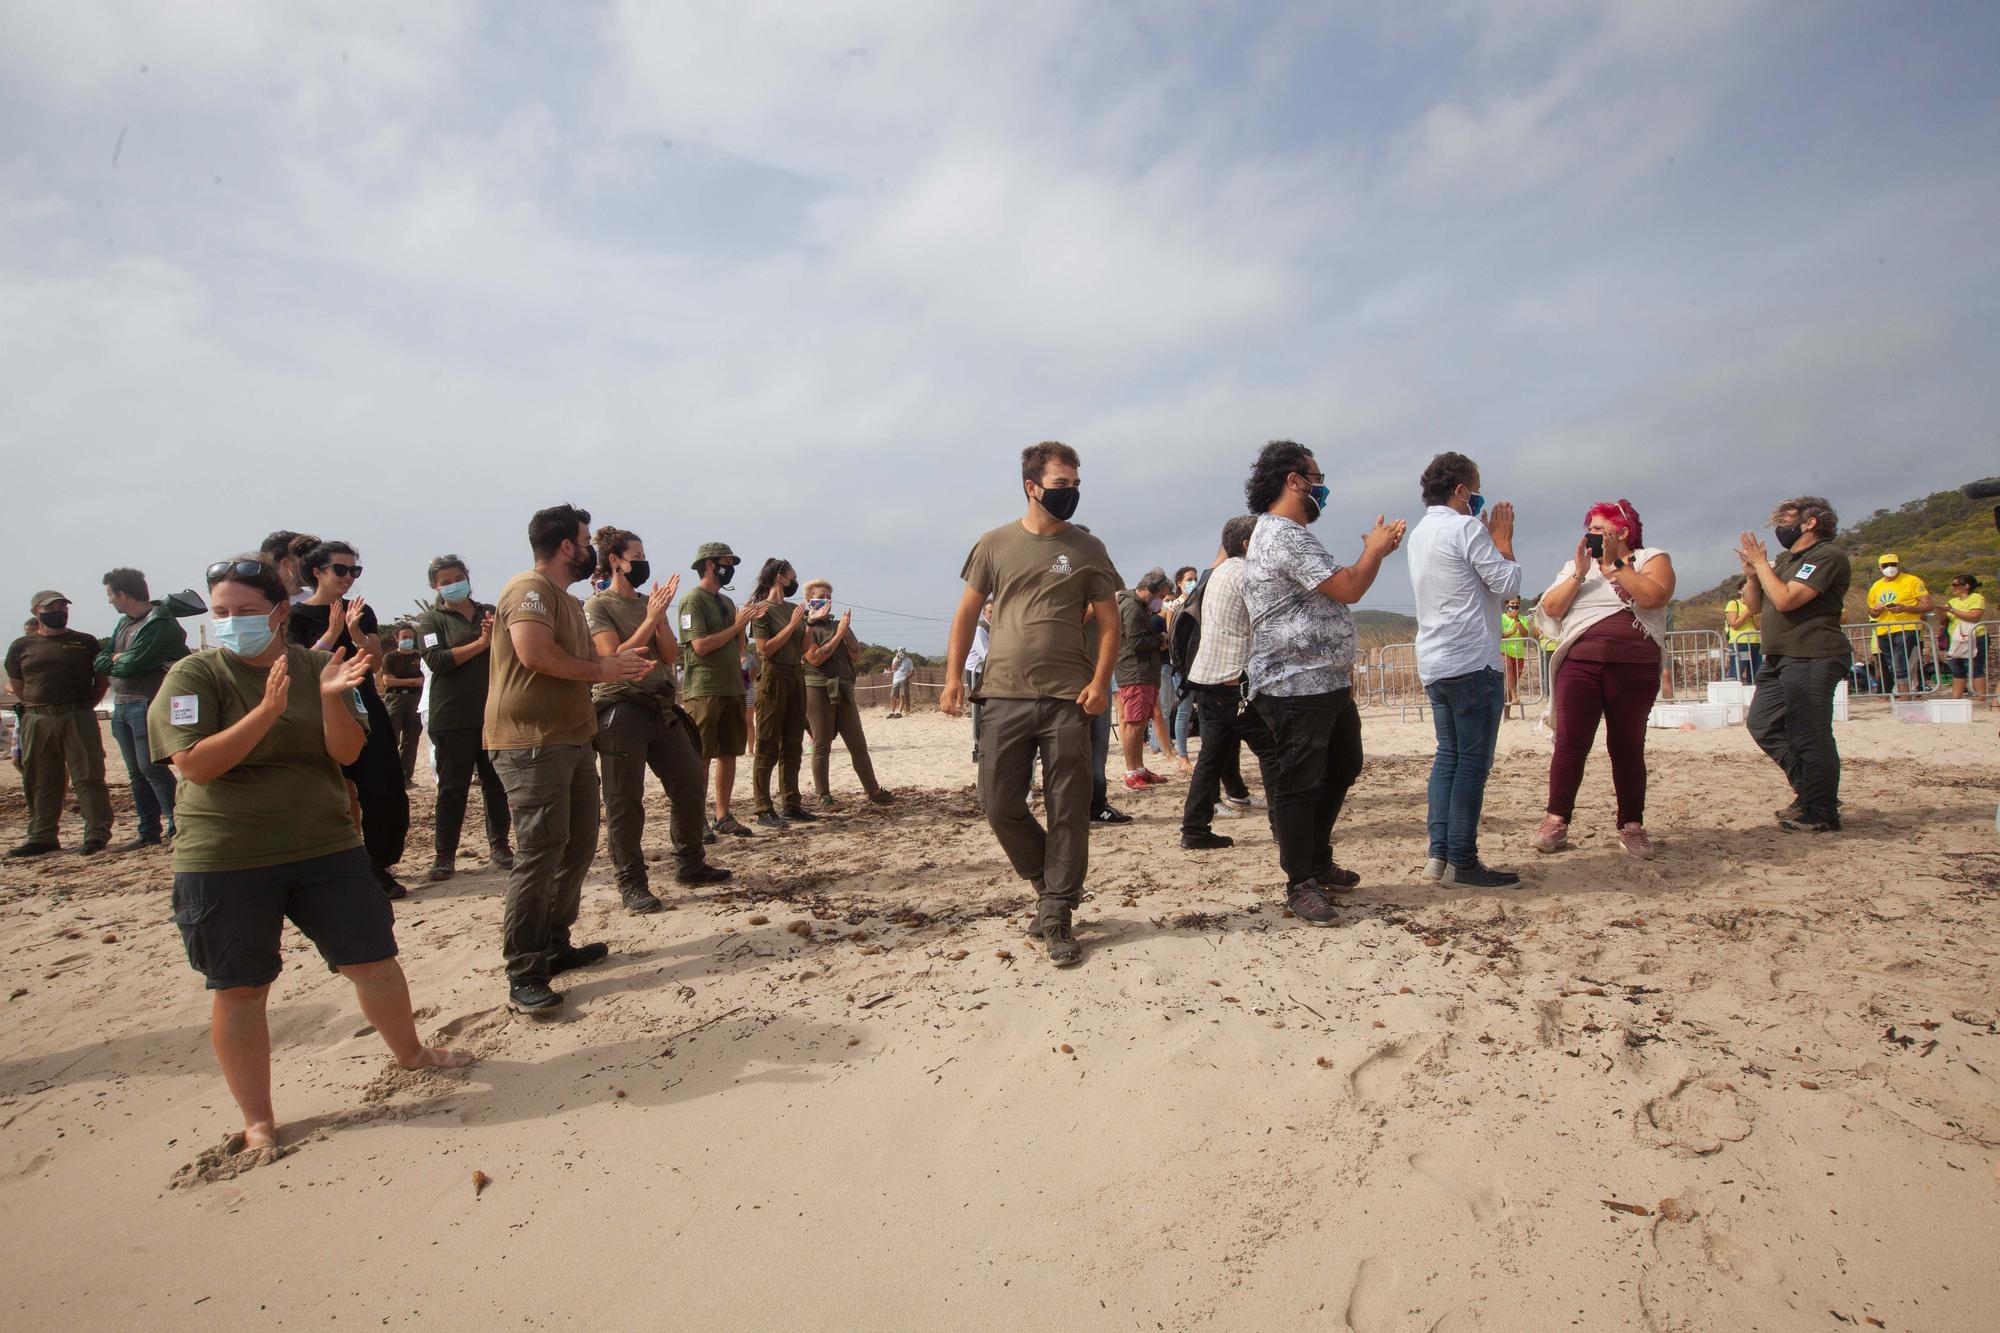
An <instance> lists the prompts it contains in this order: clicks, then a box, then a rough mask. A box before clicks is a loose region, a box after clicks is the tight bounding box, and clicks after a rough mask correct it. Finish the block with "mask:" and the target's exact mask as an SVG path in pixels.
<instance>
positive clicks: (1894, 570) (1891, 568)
mask: <svg viewBox="0 0 2000 1333" xmlns="http://www.w3.org/2000/svg"><path fill="white" fill-rule="evenodd" d="M1902 572H1903V567H1902V566H1901V565H1884V566H1882V577H1883V578H1885V579H1893V578H1895V577H1896V576H1897V575H1898V574H1900V573H1902Z"/></svg>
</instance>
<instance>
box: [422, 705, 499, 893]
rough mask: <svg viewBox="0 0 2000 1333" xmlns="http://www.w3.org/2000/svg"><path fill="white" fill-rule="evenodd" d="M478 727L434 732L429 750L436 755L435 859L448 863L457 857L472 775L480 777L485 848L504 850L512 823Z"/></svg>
mask: <svg viewBox="0 0 2000 1333" xmlns="http://www.w3.org/2000/svg"><path fill="white" fill-rule="evenodd" d="M483 742H484V734H483V731H482V729H481V728H479V727H453V728H452V729H451V730H449V731H433V732H432V733H431V746H432V748H434V749H435V750H436V751H437V780H438V790H437V856H438V859H439V860H440V861H449V860H452V859H453V858H455V857H456V856H457V855H458V838H459V833H460V831H461V830H463V829H464V827H465V798H466V797H467V796H469V795H471V793H472V775H473V774H474V773H475V772H477V773H478V774H479V796H480V799H481V801H483V802H484V803H485V806H486V845H487V846H488V847H505V846H506V845H507V834H508V832H509V829H510V828H511V824H512V821H511V820H510V819H509V818H508V815H507V788H506V787H504V786H503V785H501V782H500V774H499V773H498V772H497V771H496V770H495V769H494V767H493V760H492V758H491V757H490V756H489V755H488V754H487V753H486V750H485V747H484V743H483Z"/></svg>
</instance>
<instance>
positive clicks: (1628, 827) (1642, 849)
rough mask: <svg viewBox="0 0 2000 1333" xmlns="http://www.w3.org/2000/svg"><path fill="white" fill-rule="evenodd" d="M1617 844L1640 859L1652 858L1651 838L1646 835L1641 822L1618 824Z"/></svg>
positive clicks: (1648, 859)
mask: <svg viewBox="0 0 2000 1333" xmlns="http://www.w3.org/2000/svg"><path fill="white" fill-rule="evenodd" d="M1618 844H1619V845H1620V846H1621V847H1623V848H1624V849H1625V850H1626V851H1628V852H1630V853H1632V855H1634V856H1636V857H1638V858H1639V859H1640V860H1641V861H1650V860H1652V859H1653V840H1652V839H1651V838H1649V837H1647V836H1646V826H1645V825H1643V824H1636V823H1634V824H1621V825H1619V826H1618Z"/></svg>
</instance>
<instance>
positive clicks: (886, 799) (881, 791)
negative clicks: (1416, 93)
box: [868, 787, 896, 805]
mask: <svg viewBox="0 0 2000 1333" xmlns="http://www.w3.org/2000/svg"><path fill="white" fill-rule="evenodd" d="M868 803H869V804H870V805H894V804H895V803H896V793H894V792H892V791H889V790H887V789H886V788H883V787H877V788H876V789H875V790H874V791H871V792H869V793H868Z"/></svg>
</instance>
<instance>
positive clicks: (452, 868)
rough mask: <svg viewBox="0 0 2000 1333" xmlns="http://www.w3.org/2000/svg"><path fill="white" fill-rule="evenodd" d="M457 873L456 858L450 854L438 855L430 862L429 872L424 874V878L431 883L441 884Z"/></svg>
mask: <svg viewBox="0 0 2000 1333" xmlns="http://www.w3.org/2000/svg"><path fill="white" fill-rule="evenodd" d="M457 873H458V861H457V859H456V858H455V857H450V856H440V857H439V858H438V859H437V860H435V861H433V862H431V870H430V873H429V874H428V875H425V876H424V878H425V879H427V880H429V881H430V882H431V883H433V884H442V883H444V882H445V881H446V880H448V879H450V878H451V877H452V876H453V875H456V874H457Z"/></svg>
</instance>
